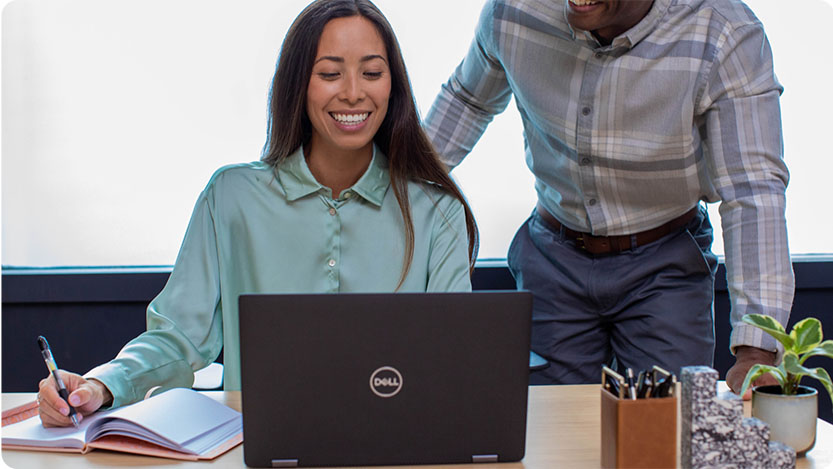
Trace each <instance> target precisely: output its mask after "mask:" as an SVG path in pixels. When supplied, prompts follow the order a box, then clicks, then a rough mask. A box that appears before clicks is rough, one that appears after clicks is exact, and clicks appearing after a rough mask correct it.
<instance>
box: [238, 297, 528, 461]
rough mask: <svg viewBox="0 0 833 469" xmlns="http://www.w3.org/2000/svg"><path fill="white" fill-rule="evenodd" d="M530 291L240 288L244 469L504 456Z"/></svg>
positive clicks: (518, 455) (512, 451)
mask: <svg viewBox="0 0 833 469" xmlns="http://www.w3.org/2000/svg"><path fill="white" fill-rule="evenodd" d="M531 310H532V296H531V294H530V293H529V292H519V291H495V292H484V291H480V292H474V293H386V294H375V293H374V294H358V293H338V294H316V295H284V294H281V295H241V296H240V349H241V350H240V355H241V356H240V361H241V366H242V368H241V374H242V376H241V378H242V391H243V392H242V400H243V436H244V444H243V451H244V458H245V462H246V465H248V466H252V467H296V466H358V465H382V464H384V465H390V464H444V463H471V462H501V461H517V460H520V459H522V458H523V456H524V450H525V446H526V411H527V383H528V378H529V368H528V367H529V334H530V317H531Z"/></svg>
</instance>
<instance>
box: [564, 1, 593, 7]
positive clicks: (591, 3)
mask: <svg viewBox="0 0 833 469" xmlns="http://www.w3.org/2000/svg"><path fill="white" fill-rule="evenodd" d="M570 3H572V4H573V5H576V6H580V7H583V6H587V5H594V4H596V3H599V0H570Z"/></svg>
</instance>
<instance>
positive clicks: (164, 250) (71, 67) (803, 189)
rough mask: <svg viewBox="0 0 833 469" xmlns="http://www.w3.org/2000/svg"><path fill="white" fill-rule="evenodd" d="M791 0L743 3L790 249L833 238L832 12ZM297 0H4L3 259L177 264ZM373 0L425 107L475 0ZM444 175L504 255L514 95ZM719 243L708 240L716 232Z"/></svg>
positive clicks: (513, 174)
mask: <svg viewBox="0 0 833 469" xmlns="http://www.w3.org/2000/svg"><path fill="white" fill-rule="evenodd" d="M800 1H801V3H802V9H797V8H790V7H788V6H787V4H786V3H784V2H783V1H782V0H754V1H749V2H748V3H749V4H750V6H751V7H752V8H753V9H754V10H755V11H756V12H757V13H758V15H759V17H760V18H761V19H762V21H763V22H764V24H765V27H766V28H767V32H768V33H769V35H770V40H771V42H772V45H773V49H774V53H775V60H776V62H775V63H776V72H777V73H778V75H779V78H780V79H781V81H782V83H783V84H784V86H785V87H786V89H787V91H786V92H785V94H784V96H783V98H782V106H783V116H784V130H785V140H786V159H787V162H788V164H789V165H790V168H791V170H792V182H791V185H790V188H789V192H788V198H789V199H788V200H789V202H788V203H789V208H788V217H789V223H790V226H789V228H790V237H791V245H792V248H793V252H795V253H812V252H828V253H829V252H833V240H831V236H830V235H829V234H828V233H830V232H833V221H831V220H830V218H829V217H826V216H821V215H820V212H821V210H822V209H821V207H823V206H825V205H828V204H829V203H830V202H833V184H830V183H829V182H828V179H829V177H830V176H829V174H830V173H831V172H833V158H831V156H833V151H831V147H830V145H827V142H826V141H825V140H824V136H825V133H826V132H829V130H828V129H827V128H825V127H826V126H825V124H826V123H828V122H830V119H829V118H828V117H827V116H826V112H828V110H830V109H833V92H831V91H830V89H829V85H827V83H828V82H829V81H830V77H831V65H829V64H827V63H822V62H823V61H824V62H829V55H830V54H829V53H828V52H825V50H826V49H825V46H824V44H825V42H824V39H826V38H825V37H823V36H822V35H823V34H824V31H825V30H826V28H827V26H829V25H830V24H831V23H833V7H831V2H833V0H800ZM2 3H3V2H0V4H2ZM5 3H9V2H5ZM306 3H307V0H237V1H234V2H231V1H219V0H16V1H13V2H11V3H9V4H8V5H7V6H6V7H5V9H4V10H3V18H2V20H3V23H2V41H3V42H2V48H3V51H2V52H3V53H2V167H1V168H0V171H2V263H3V264H4V265H28V266H52V265H62V266H66V265H160V264H161V265H165V264H171V263H173V260H174V258H175V256H176V252H177V249H178V248H179V243H180V241H181V238H182V236H183V234H184V232H185V227H186V224H187V221H188V218H189V215H190V212H191V209H192V207H193V203H194V201H195V200H196V198H197V195H198V194H199V192H200V190H201V189H202V188H203V186H204V184H205V183H206V182H207V180H208V178H209V176H210V175H211V173H212V172H213V171H214V170H215V169H216V168H217V167H219V166H222V165H224V164H228V163H234V162H241V161H252V160H256V159H258V157H259V152H260V149H261V147H262V145H263V142H264V139H265V128H266V99H267V93H268V88H269V84H270V81H271V77H272V73H273V71H274V66H275V60H276V57H277V53H278V50H279V48H280V43H281V40H282V38H283V36H284V34H285V32H286V29H287V27H288V26H289V24H290V22H291V21H292V19H293V18H294V17H295V16H296V15H297V13H298V12H300V10H301V9H302V8H303V6H304V5H306ZM376 3H377V5H379V7H380V8H381V9H382V10H383V11H384V12H385V13H386V15H387V16H388V18H389V20H390V22H391V23H392V24H393V26H394V28H395V30H396V32H397V35H398V37H399V40H400V43H401V45H402V48H403V52H404V54H405V59H406V62H407V65H408V70H409V72H410V74H411V80H412V82H413V85H414V89H415V93H416V96H417V101H418V103H419V105H420V110H421V112H422V113H423V114H424V113H425V112H427V110H428V108H429V107H430V104H431V101H432V100H433V98H434V96H435V95H436V93H437V91H438V89H439V86H440V84H442V83H443V82H445V81H446V80H447V78H448V76H449V74H450V73H451V71H452V70H453V69H454V67H455V66H456V65H457V63H458V62H459V60H460V59H461V58H462V56H463V54H464V53H465V51H466V49H467V48H468V45H469V42H470V41H471V37H472V31H473V29H474V25H475V23H476V21H477V17H478V14H479V10H480V6H481V5H482V0H453V1H449V0H442V1H441V0H421V1H419V2H412V1H403V0H377V2H376ZM799 10H800V11H799ZM453 175H454V176H455V177H456V178H457V179H458V181H459V182H460V184H461V186H462V187H463V189H464V191H465V192H466V194H467V196H468V197H469V199H470V201H471V203H472V206H473V208H474V210H475V214H476V216H477V217H478V221H479V224H480V228H481V239H482V245H481V258H495V257H497V258H500V257H504V256H505V253H506V248H507V246H508V244H509V241H510V239H511V237H512V235H513V234H514V231H515V229H516V228H517V226H518V225H519V224H520V223H521V222H522V221H523V220H524V219H525V218H526V216H527V215H528V214H529V212H530V211H531V210H532V207H533V205H534V200H535V194H534V190H533V188H532V177H531V175H530V174H529V171H528V170H527V169H526V167H525V165H524V162H523V142H522V136H521V125H520V119H519V118H518V115H517V111H516V110H515V107H514V105H510V107H509V109H508V111H507V112H506V113H504V115H502V116H499V117H498V118H497V119H496V120H495V122H494V123H493V124H492V126H491V127H490V128H489V130H488V132H487V133H486V134H485V136H484V137H483V139H482V140H481V142H480V143H479V144H478V146H477V148H476V149H475V151H474V153H473V154H472V155H471V156H470V157H469V158H468V159H467V160H466V161H465V162H464V163H463V164H462V165H461V166H460V167H459V168H458V169H456V170H455V171H454V173H453ZM496 181H508V182H504V183H503V184H500V185H498V184H496ZM714 212H715V217H716V216H717V215H716V210H715V211H714ZM826 212H829V209H827V210H826ZM716 221H717V220H715V222H716ZM715 249H716V250H717V251H718V252H722V243H721V242H720V240H719V239H718V240H717V243H716V246H715Z"/></svg>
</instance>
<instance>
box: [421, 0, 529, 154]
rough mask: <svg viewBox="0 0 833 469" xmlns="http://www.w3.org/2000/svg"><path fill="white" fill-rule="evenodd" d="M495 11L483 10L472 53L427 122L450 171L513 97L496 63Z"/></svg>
mask: <svg viewBox="0 0 833 469" xmlns="http://www.w3.org/2000/svg"><path fill="white" fill-rule="evenodd" d="M493 8H494V6H493V4H492V2H487V3H486V5H485V6H484V7H483V12H482V13H481V15H480V21H479V22H478V25H477V30H476V32H475V37H474V41H472V44H471V47H470V48H469V52H468V53H467V54H466V56H465V58H463V61H462V62H461V63H460V65H459V66H458V67H457V69H456V70H455V71H454V74H452V75H451V78H449V80H448V82H447V83H446V84H444V85H443V86H442V89H441V90H440V93H439V94H438V95H437V98H436V99H435V100H434V104H433V105H432V106H431V109H430V110H429V111H428V116H427V117H426V119H425V131H426V132H427V133H428V137H429V138H430V139H431V141H432V142H433V144H434V147H435V148H436V149H437V152H438V153H439V154H440V157H441V159H442V161H443V163H445V165H446V166H447V167H449V169H450V168H454V167H455V166H457V165H458V164H460V162H461V161H462V160H463V158H464V157H465V156H466V155H467V154H468V153H469V152H471V150H472V148H474V145H475V144H476V143H477V141H478V140H479V139H480V136H481V135H483V132H485V131H486V127H487V126H488V125H489V123H490V122H491V121H492V118H493V117H494V116H495V115H497V114H500V113H501V112H503V110H504V109H506V106H507V104H508V103H509V100H510V99H511V97H512V90H511V89H510V88H509V82H508V81H507V79H506V73H505V71H504V69H503V66H502V65H501V64H500V62H499V60H498V59H497V51H496V46H495V44H496V41H495V40H494V38H493V34H494V22H495V19H494V15H493Z"/></svg>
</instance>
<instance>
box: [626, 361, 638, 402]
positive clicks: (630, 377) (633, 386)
mask: <svg viewBox="0 0 833 469" xmlns="http://www.w3.org/2000/svg"><path fill="white" fill-rule="evenodd" d="M627 372H628V377H627V379H628V394H629V395H630V398H631V399H636V382H635V381H634V378H633V370H632V369H630V368H628V370H627Z"/></svg>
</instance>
